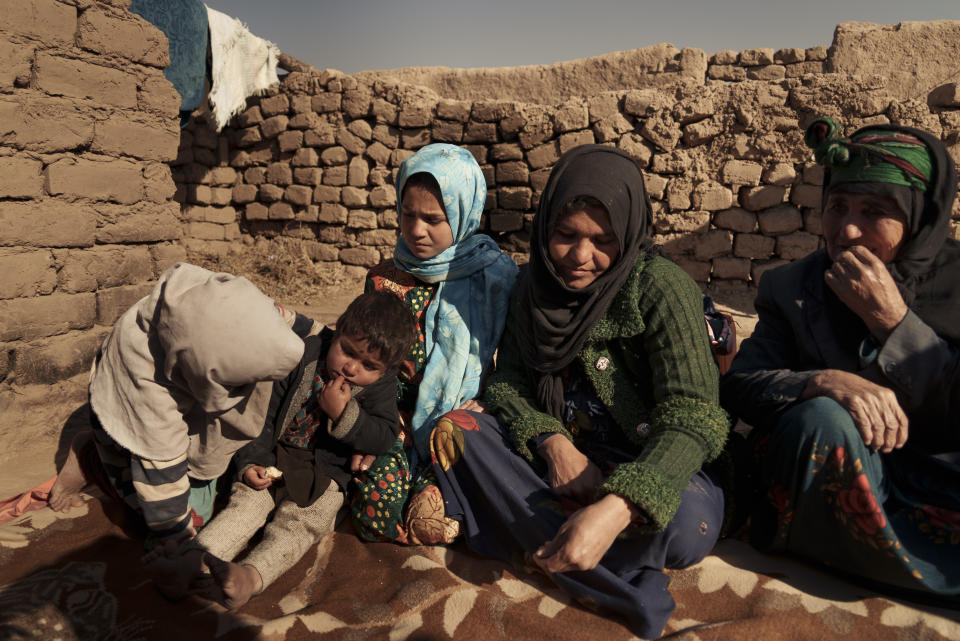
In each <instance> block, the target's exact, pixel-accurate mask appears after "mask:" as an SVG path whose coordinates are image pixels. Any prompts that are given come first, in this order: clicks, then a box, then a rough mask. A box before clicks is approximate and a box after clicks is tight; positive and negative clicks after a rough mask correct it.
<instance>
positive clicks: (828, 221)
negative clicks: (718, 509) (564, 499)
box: [721, 119, 960, 601]
mask: <svg viewBox="0 0 960 641" xmlns="http://www.w3.org/2000/svg"><path fill="white" fill-rule="evenodd" d="M806 140H807V144H808V145H810V146H811V147H813V148H814V149H815V150H816V151H815V157H816V160H817V162H819V163H821V164H822V165H824V167H825V168H826V174H825V182H824V190H823V235H824V240H825V243H826V249H825V250H819V251H816V252H814V253H812V254H810V255H809V256H807V257H806V258H804V259H802V260H799V261H796V262H794V263H791V264H789V265H785V266H783V267H780V268H777V269H774V270H771V271H769V272H767V273H766V274H764V277H763V279H762V280H761V281H760V287H759V292H758V295H757V300H756V308H757V312H758V314H759V322H758V324H757V328H756V331H755V332H754V334H753V336H751V337H750V338H749V339H748V340H746V341H745V342H744V343H743V345H742V346H741V348H740V352H739V354H738V355H737V357H736V359H735V360H734V362H733V365H732V368H731V370H730V372H729V373H728V374H727V375H726V376H725V377H724V379H723V382H722V386H721V396H722V398H723V401H724V404H725V406H726V407H727V408H728V409H729V410H730V411H731V412H733V413H735V414H737V415H739V416H740V417H742V418H743V419H744V420H746V421H747V422H749V423H750V424H752V425H753V426H754V427H755V430H754V431H753V433H752V434H751V438H752V440H753V442H754V446H755V448H754V452H755V453H756V454H758V457H757V463H756V466H757V467H756V475H757V481H758V482H757V484H756V486H757V488H758V490H759V492H760V495H759V496H758V497H757V498H758V501H757V502H756V505H755V507H754V513H753V516H752V528H751V530H752V531H751V537H752V540H753V541H754V542H755V543H757V544H759V545H761V546H763V547H767V548H769V549H771V550H780V551H789V552H794V553H796V554H800V555H802V556H805V557H807V558H809V559H812V560H815V561H818V562H820V563H823V564H826V565H829V566H832V567H834V568H837V569H839V570H841V571H843V572H846V573H848V574H851V575H854V576H856V577H861V578H863V579H867V580H868V581H870V582H873V583H874V584H881V585H886V586H893V587H897V588H906V589H910V590H921V591H924V592H928V593H929V592H933V593H937V594H940V595H945V596H947V597H948V599H950V600H951V601H953V600H955V599H956V597H957V596H960V455H958V451H960V323H958V321H960V243H958V242H956V241H954V240H951V239H949V238H948V234H949V222H950V214H951V210H952V207H953V204H954V197H955V195H956V191H957V174H956V170H955V168H954V164H953V161H952V160H951V159H950V157H949V156H948V155H947V152H946V149H944V146H943V144H942V143H941V142H940V141H939V140H937V139H936V138H934V137H933V136H931V135H930V134H928V133H926V132H923V131H919V130H916V129H912V128H909V127H900V126H893V125H878V126H871V127H865V128H863V129H860V130H859V131H857V132H856V133H854V134H853V135H852V136H850V137H849V138H844V137H842V136H841V135H840V131H839V125H838V124H837V123H836V122H834V121H832V120H830V119H821V120H817V121H815V122H814V123H813V124H812V125H811V126H810V127H809V128H808V130H807V136H806Z"/></svg>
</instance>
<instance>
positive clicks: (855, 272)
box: [824, 245, 907, 341]
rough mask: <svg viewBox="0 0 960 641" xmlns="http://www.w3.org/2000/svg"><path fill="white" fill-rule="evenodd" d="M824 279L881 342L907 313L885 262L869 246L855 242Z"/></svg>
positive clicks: (834, 262)
mask: <svg viewBox="0 0 960 641" xmlns="http://www.w3.org/2000/svg"><path fill="white" fill-rule="evenodd" d="M824 280H825V281H826V283H827V285H828V286H829V287H830V289H832V290H833V292H834V293H835V294H836V295H837V298H839V299H840V300H841V301H842V302H843V304H844V305H846V306H847V307H849V308H850V310H851V311H853V313H854V314H856V315H857V316H859V317H860V318H861V319H863V322H864V323H865V324H866V326H867V329H869V330H870V333H871V334H873V335H874V336H875V337H876V338H877V339H879V340H881V341H884V340H886V339H887V337H888V336H889V335H890V332H892V331H893V330H894V329H895V328H896V327H897V325H899V324H900V321H902V320H903V317H904V316H906V315H907V304H906V303H905V302H904V301H903V296H901V295H900V290H899V289H897V284H896V283H895V282H894V281H893V277H892V276H891V275H890V272H889V271H888V270H887V267H886V265H884V264H883V263H882V262H881V261H880V259H879V258H877V257H876V256H875V255H874V254H873V252H871V251H870V250H869V249H867V248H866V247H863V246H861V245H855V246H853V247H851V248H849V249H847V250H845V251H844V252H842V253H841V254H840V255H839V256H838V257H837V259H836V260H835V261H833V265H831V266H830V269H828V270H827V271H826V273H825V274H824Z"/></svg>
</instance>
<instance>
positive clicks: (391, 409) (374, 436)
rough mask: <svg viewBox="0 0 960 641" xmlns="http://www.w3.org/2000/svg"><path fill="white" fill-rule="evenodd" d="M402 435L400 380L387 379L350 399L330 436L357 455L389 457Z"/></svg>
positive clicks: (382, 379) (388, 377)
mask: <svg viewBox="0 0 960 641" xmlns="http://www.w3.org/2000/svg"><path fill="white" fill-rule="evenodd" d="M399 434H400V415H399V412H398V410H397V377H396V376H395V375H390V376H384V377H383V378H381V379H380V380H379V381H377V382H376V383H373V384H372V385H368V386H367V387H366V388H364V389H363V391H361V392H360V393H359V394H357V396H355V397H354V398H352V399H350V401H349V402H348V403H347V406H346V407H345V408H344V410H343V414H341V415H340V419H339V420H338V421H336V422H335V423H333V424H332V425H331V426H330V436H332V437H334V438H335V439H337V440H339V441H341V442H343V443H346V444H347V445H349V446H351V447H352V448H353V449H355V450H357V451H358V452H364V453H366V454H374V455H380V454H386V453H387V452H388V451H389V450H390V448H391V447H392V446H393V443H394V441H396V440H397V436H399Z"/></svg>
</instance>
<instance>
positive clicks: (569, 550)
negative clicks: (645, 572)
mask: <svg viewBox="0 0 960 641" xmlns="http://www.w3.org/2000/svg"><path fill="white" fill-rule="evenodd" d="M634 510H637V508H636V507H634V506H633V505H632V504H631V503H630V502H628V501H627V500H626V499H624V498H623V497H622V496H618V495H616V494H607V495H606V496H604V497H603V498H602V499H600V500H599V501H597V502H596V503H593V504H591V505H588V506H586V507H583V508H580V509H579V510H577V511H576V512H574V513H573V514H571V515H570V518H568V519H567V520H566V522H565V523H564V524H563V525H561V526H560V529H559V530H558V531H557V535H556V536H555V537H553V540H551V541H547V542H546V543H544V544H543V545H542V546H540V549H539V550H537V551H536V552H535V553H534V555H533V560H534V562H535V563H536V564H537V565H539V566H540V567H541V568H543V569H544V570H546V571H547V572H568V571H570V570H592V569H593V568H595V567H597V564H598V563H600V559H602V558H603V555H604V554H606V553H607V550H609V549H610V546H611V545H613V541H614V539H616V538H617V535H618V534H620V532H622V531H623V529H624V528H626V527H627V526H628V525H629V524H630V520H631V518H633V516H634Z"/></svg>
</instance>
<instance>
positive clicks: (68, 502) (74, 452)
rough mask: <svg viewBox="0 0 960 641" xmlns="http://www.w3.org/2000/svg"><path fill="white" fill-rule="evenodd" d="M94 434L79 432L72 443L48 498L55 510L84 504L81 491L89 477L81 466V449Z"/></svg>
mask: <svg viewBox="0 0 960 641" xmlns="http://www.w3.org/2000/svg"><path fill="white" fill-rule="evenodd" d="M91 438H93V434H92V433H91V432H90V431H89V430H85V431H83V432H79V433H77V435H76V436H74V437H73V441H72V442H71V443H70V452H69V453H68V454H67V460H66V461H65V462H64V464H63V467H62V468H61V469H60V473H59V474H57V480H56V481H55V482H54V483H53V488H51V489H50V498H49V499H47V501H48V503H49V504H50V508H51V509H53V510H54V511H55V512H66V511H67V510H69V509H70V508H72V507H77V506H80V505H83V497H81V496H80V492H81V491H82V490H83V488H85V487H86V486H87V479H86V478H84V476H83V470H82V469H81V468H80V450H81V449H82V448H83V446H84V445H86V444H87V443H88V442H89V441H90V439H91Z"/></svg>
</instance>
